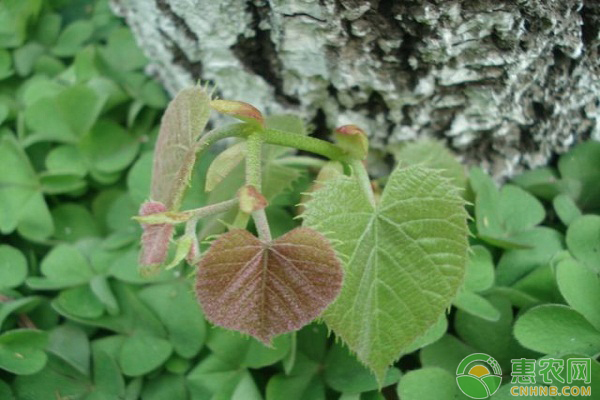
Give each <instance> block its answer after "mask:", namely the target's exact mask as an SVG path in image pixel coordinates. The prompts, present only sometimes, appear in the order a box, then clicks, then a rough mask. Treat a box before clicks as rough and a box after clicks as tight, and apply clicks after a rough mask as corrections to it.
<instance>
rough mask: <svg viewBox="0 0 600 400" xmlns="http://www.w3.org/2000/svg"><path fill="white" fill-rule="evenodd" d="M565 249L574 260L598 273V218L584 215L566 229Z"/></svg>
mask: <svg viewBox="0 0 600 400" xmlns="http://www.w3.org/2000/svg"><path fill="white" fill-rule="evenodd" d="M566 240H567V247H568V248H569V251H570V252H571V253H572V254H573V255H574V256H575V258H576V259H577V260H579V261H581V262H582V263H583V264H584V265H585V266H586V267H588V268H590V269H592V270H593V271H595V272H596V273H600V216H598V215H584V216H582V217H581V218H577V219H576V220H575V221H573V222H572V223H571V225H569V229H567V238H566Z"/></svg>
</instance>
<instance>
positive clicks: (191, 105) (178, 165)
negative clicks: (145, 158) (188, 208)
mask: <svg viewBox="0 0 600 400" xmlns="http://www.w3.org/2000/svg"><path fill="white" fill-rule="evenodd" d="M209 115H210V97H209V95H208V94H207V93H206V91H205V90H204V89H203V88H202V87H200V86H194V87H191V88H188V89H184V90H182V91H181V92H179V93H178V94H177V96H175V98H174V99H173V100H172V101H171V102H170V103H169V106H168V107H167V111H165V114H164V115H163V119H162V122H161V125H160V133H159V135H158V139H157V141H156V150H155V153H154V165H153V171H152V191H151V199H152V200H154V201H158V202H161V203H163V204H164V205H165V206H166V207H167V209H169V210H173V209H177V208H178V207H179V202H180V201H181V197H182V194H183V190H184V189H185V187H186V185H187V184H188V180H189V178H190V177H189V175H190V172H191V169H192V167H193V166H194V162H195V161H196V149H195V146H194V145H195V143H196V140H197V139H198V137H199V136H200V135H201V134H202V132H203V131H204V127H205V126H206V123H207V122H208V117H209Z"/></svg>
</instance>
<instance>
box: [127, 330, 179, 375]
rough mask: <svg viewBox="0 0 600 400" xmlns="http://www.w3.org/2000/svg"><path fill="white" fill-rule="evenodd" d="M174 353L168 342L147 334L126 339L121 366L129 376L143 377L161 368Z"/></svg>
mask: <svg viewBox="0 0 600 400" xmlns="http://www.w3.org/2000/svg"><path fill="white" fill-rule="evenodd" d="M172 351H173V346H172V345H171V343H169V342H168V341H166V340H164V339H161V338H158V337H154V336H150V335H147V334H134V335H133V336H130V337H128V338H126V339H125V341H124V342H123V347H121V351H120V353H119V365H120V366H121V369H122V370H123V373H124V374H125V375H127V376H141V375H145V374H147V373H148V372H150V371H152V370H154V369H156V368H158V367H159V366H161V365H162V364H163V363H164V362H165V361H167V359H168V358H169V356H170V355H171V352H172Z"/></svg>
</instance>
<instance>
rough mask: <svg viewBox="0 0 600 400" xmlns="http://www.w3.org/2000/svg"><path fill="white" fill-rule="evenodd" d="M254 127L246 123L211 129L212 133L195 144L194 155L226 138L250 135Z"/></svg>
mask: <svg viewBox="0 0 600 400" xmlns="http://www.w3.org/2000/svg"><path fill="white" fill-rule="evenodd" d="M252 129H254V127H251V126H249V124H247V123H241V124H233V125H227V126H224V127H220V128H216V129H213V130H212V131H210V132H208V133H206V134H204V135H202V137H200V139H199V140H198V142H196V154H198V153H201V152H203V151H204V150H206V149H208V148H209V147H210V146H211V145H212V144H213V143H215V142H218V141H219V140H221V139H225V138H228V137H243V136H247V135H248V134H250V132H251V130H252Z"/></svg>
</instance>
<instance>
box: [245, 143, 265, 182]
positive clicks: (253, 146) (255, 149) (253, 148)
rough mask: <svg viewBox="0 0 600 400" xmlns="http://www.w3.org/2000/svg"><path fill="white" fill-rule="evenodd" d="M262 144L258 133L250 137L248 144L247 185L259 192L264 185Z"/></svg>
mask: <svg viewBox="0 0 600 400" xmlns="http://www.w3.org/2000/svg"><path fill="white" fill-rule="evenodd" d="M262 144H263V141H262V138H261V135H260V134H258V133H254V134H252V135H250V136H249V137H248V140H247V142H246V185H251V186H254V187H255V188H256V189H257V190H258V191H259V192H260V191H261V185H262V165H261V158H262V157H261V156H262Z"/></svg>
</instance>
